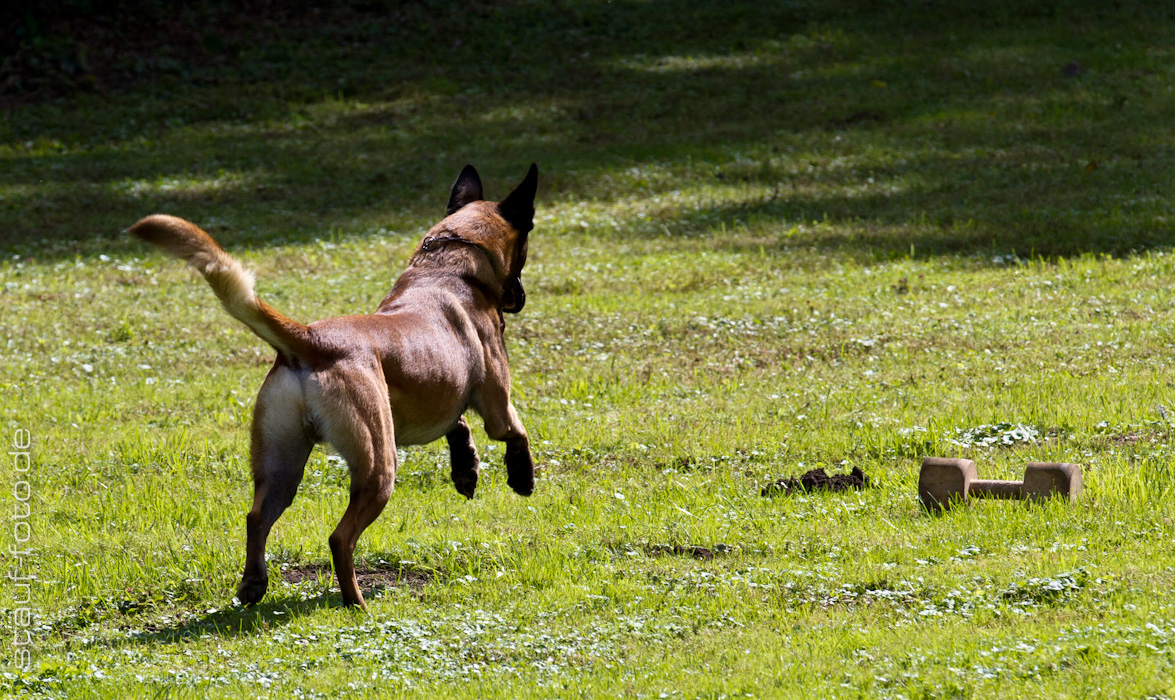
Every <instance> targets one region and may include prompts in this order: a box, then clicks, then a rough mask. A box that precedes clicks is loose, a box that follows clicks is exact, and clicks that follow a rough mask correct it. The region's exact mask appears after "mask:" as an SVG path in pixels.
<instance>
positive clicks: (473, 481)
mask: <svg viewBox="0 0 1175 700" xmlns="http://www.w3.org/2000/svg"><path fill="white" fill-rule="evenodd" d="M453 488H455V489H457V493H459V494H461V495H462V496H465V497H466V498H473V492H474V491H477V470H476V469H474V470H471V471H463V472H453Z"/></svg>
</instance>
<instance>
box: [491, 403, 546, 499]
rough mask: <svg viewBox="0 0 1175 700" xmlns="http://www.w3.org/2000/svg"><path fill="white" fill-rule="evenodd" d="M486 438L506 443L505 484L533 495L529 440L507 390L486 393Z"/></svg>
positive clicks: (532, 469)
mask: <svg viewBox="0 0 1175 700" xmlns="http://www.w3.org/2000/svg"><path fill="white" fill-rule="evenodd" d="M482 416H483V417H484V418H485V424H486V435H489V436H490V439H491V440H500V441H502V442H505V443H506V483H507V484H508V485H509V486H510V488H512V489H514V493H517V494H518V495H519V496H529V495H530V494H532V493H534V460H532V459H531V457H530V438H528V437H527V435H526V428H524V427H523V426H522V421H521V420H519V418H518V412H517V411H515V410H514V404H513V403H511V402H510V389H509V388H508V387H503V388H501V389H499V390H497V391H489V392H486V396H485V400H484V402H483V405H482Z"/></svg>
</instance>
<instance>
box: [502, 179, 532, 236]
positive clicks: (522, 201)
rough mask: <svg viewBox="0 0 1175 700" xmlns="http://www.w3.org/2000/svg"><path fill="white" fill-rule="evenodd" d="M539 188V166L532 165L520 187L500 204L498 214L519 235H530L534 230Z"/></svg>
mask: <svg viewBox="0 0 1175 700" xmlns="http://www.w3.org/2000/svg"><path fill="white" fill-rule="evenodd" d="M538 187H539V166H537V165H535V164H534V163H531V164H530V170H528V171H527V173H526V177H524V178H522V182H521V183H519V185H518V187H515V188H514V191H513V192H511V193H510V196H508V197H506V198H505V199H503V200H502V201H501V202H499V203H498V213H500V214H501V215H502V218H503V219H505V220H506V221H508V222H509V223H510V225H511V226H513V227H514V228H515V229H516V230H517V231H518V232H519V233H523V234H525V233H529V232H530V230H531V229H532V228H534V194H535V192H536V191H537V190H538Z"/></svg>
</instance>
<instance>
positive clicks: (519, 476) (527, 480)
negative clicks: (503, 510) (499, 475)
mask: <svg viewBox="0 0 1175 700" xmlns="http://www.w3.org/2000/svg"><path fill="white" fill-rule="evenodd" d="M506 485H507V486H509V487H510V488H512V489H514V493H516V494H518V495H519V496H529V495H530V494H532V493H534V463H533V462H531V461H530V455H529V454H525V455H521V456H519V457H517V458H515V459H509V456H507V460H506Z"/></svg>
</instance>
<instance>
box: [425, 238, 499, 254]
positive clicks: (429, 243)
mask: <svg viewBox="0 0 1175 700" xmlns="http://www.w3.org/2000/svg"><path fill="white" fill-rule="evenodd" d="M442 243H464V244H466V245H471V246H473V247H474V248H477V249H478V250H480V251H481V252H483V253H485V254H486V255H489V254H490V252H489V251H488V250H486V249H485V248H482V247H481V246H480V245H478V244H476V243H474V242H473V241H471V240H469V239H468V238H462V237H461V236H425V238H424V240H423V241H421V242H420V249H421V250H435V249H436V247H437V246H438V245H440V244H442Z"/></svg>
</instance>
